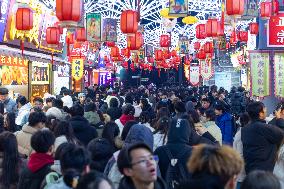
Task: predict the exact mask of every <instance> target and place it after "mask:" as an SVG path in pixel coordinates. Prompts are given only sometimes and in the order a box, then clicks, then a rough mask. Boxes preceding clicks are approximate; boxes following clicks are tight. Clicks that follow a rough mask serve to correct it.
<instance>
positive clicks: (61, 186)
mask: <svg viewBox="0 0 284 189" xmlns="http://www.w3.org/2000/svg"><path fill="white" fill-rule="evenodd" d="M45 189H72V188H71V187H69V186H67V185H66V184H65V182H64V180H63V177H61V178H59V180H58V181H56V183H55V184H51V185H50V186H47V187H46V188H45Z"/></svg>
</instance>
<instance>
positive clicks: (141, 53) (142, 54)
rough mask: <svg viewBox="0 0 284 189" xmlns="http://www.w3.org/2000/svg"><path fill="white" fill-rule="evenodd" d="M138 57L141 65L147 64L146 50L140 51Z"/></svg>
mask: <svg viewBox="0 0 284 189" xmlns="http://www.w3.org/2000/svg"><path fill="white" fill-rule="evenodd" d="M137 55H138V62H139V63H144V62H145V50H144V49H140V50H139V51H138V53H137Z"/></svg>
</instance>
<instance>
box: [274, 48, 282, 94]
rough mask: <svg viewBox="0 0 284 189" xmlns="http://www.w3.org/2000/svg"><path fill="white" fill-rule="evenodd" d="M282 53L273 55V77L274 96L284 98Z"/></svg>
mask: <svg viewBox="0 0 284 189" xmlns="http://www.w3.org/2000/svg"><path fill="white" fill-rule="evenodd" d="M283 62H284V53H275V56H274V77H275V80H274V82H275V84H274V85H275V96H277V97H280V98H284V64H283Z"/></svg>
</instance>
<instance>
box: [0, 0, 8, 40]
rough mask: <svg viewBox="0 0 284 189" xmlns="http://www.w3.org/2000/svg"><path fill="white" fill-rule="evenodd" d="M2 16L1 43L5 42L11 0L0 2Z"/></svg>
mask: <svg viewBox="0 0 284 189" xmlns="http://www.w3.org/2000/svg"><path fill="white" fill-rule="evenodd" d="M0 5H1V9H0V10H1V14H0V42H2V41H3V38H4V34H5V28H6V23H7V18H8V13H9V6H10V0H0Z"/></svg>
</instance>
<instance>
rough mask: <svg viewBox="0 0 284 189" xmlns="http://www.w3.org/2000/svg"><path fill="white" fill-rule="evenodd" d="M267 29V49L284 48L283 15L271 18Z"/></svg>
mask: <svg viewBox="0 0 284 189" xmlns="http://www.w3.org/2000/svg"><path fill="white" fill-rule="evenodd" d="M268 23H269V24H268V27H267V35H268V36H267V47H284V30H283V27H284V15H283V13H282V15H276V16H271V17H270V19H269V21H268Z"/></svg>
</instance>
